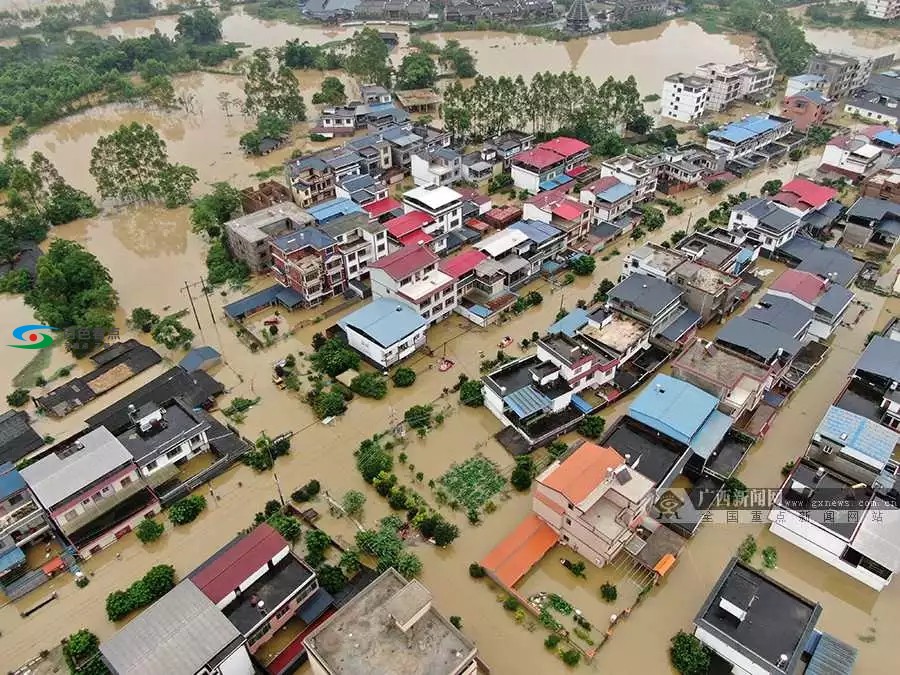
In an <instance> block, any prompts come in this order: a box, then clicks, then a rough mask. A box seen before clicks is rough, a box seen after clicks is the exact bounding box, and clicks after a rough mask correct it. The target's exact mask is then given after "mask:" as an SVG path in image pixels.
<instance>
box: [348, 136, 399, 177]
mask: <svg viewBox="0 0 900 675" xmlns="http://www.w3.org/2000/svg"><path fill="white" fill-rule="evenodd" d="M345 147H347V148H348V149H349V150H353V152H355V153H356V154H357V155H359V156H360V158H361V160H362V168H363V172H364V173H367V174H369V175H370V176H379V175H381V174H382V173H384V172H385V171H389V170H390V169H391V168H393V166H394V163H393V155H392V153H391V144H390V143H388V141H387V140H386V139H385V137H384V131H381V132H377V133H374V134H368V135H366V136H360V137H358V138H351V139H350V140H348V141H347V142H346V144H345Z"/></svg>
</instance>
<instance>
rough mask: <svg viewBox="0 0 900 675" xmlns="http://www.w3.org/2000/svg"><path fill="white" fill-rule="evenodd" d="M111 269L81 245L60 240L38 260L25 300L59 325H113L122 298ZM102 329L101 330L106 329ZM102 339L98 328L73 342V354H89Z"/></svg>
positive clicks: (38, 313) (42, 316) (46, 319)
mask: <svg viewBox="0 0 900 675" xmlns="http://www.w3.org/2000/svg"><path fill="white" fill-rule="evenodd" d="M111 281H112V278H111V277H110V275H109V271H108V270H107V269H106V268H105V267H104V266H103V265H102V264H100V261H99V260H97V258H96V257H95V256H94V255H93V254H91V253H89V252H88V251H87V250H85V249H84V248H83V247H82V246H81V245H79V244H76V243H75V242H73V241H68V240H66V239H57V240H56V241H54V242H53V243H52V244H50V248H49V249H48V250H47V253H46V254H45V255H43V256H41V258H40V259H39V260H38V263H37V271H36V275H35V280H34V286H33V288H32V289H31V291H30V292H29V293H28V294H27V295H26V296H25V302H26V303H28V304H29V305H30V306H31V307H33V308H34V312H35V316H36V317H37V318H38V319H40V320H41V321H42V322H43V323H45V324H47V325H48V326H54V327H56V328H68V327H70V326H78V327H79V328H88V329H91V328H98V329H102V331H108V330H109V329H111V328H113V327H114V325H115V322H114V320H113V312H114V311H115V309H116V306H117V305H118V297H117V296H116V292H115V291H114V290H113V287H112V283H111ZM102 331H101V332H102ZM101 340H102V335H101V336H99V337H98V335H97V331H90V337H89V338H87V339H84V340H82V339H81V338H80V337H79V338H78V342H77V343H73V344H70V347H71V348H72V351H73V353H75V355H76V356H81V355H83V354H86V353H88V352H89V351H90V350H91V349H92V348H93V347H94V346H95V345H96V344H97V343H99V342H100V341H101Z"/></svg>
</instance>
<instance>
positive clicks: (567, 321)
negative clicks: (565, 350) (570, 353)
mask: <svg viewBox="0 0 900 675" xmlns="http://www.w3.org/2000/svg"><path fill="white" fill-rule="evenodd" d="M587 323H588V313H587V312H586V311H585V310H583V309H581V308H580V307H576V308H575V309H573V310H572V311H571V312H569V313H568V314H566V315H565V316H564V317H563V318H561V319H560V320H559V321H556V322H555V323H553V324H551V326H550V328H548V329H547V332H548V333H562V334H563V335H568V336H569V337H572V336H573V335H575V334H576V333H577V332H578V331H579V330H580V329H582V328H584V327H585V326H586V325H587Z"/></svg>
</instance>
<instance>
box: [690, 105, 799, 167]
mask: <svg viewBox="0 0 900 675" xmlns="http://www.w3.org/2000/svg"><path fill="white" fill-rule="evenodd" d="M793 128H794V123H793V122H792V121H791V120H789V119H787V118H784V117H777V116H776V115H751V116H749V117H745V118H743V119H741V120H738V121H737V122H731V123H730V124H726V125H725V126H723V127H721V128H719V129H716V130H715V131H711V132H710V133H709V135H708V136H707V137H706V147H707V148H708V149H709V150H719V151H722V152H724V153H726V154H727V156H728V159H735V158H737V157H743V156H744V155H749V154H750V153H752V152H755V151H757V150H759V148H762V147H763V146H765V145H768V144H769V143H772V142H773V141H777V140H778V139H779V138H783V137H784V136H787V135H788V134H789V133H791V131H792V130H793Z"/></svg>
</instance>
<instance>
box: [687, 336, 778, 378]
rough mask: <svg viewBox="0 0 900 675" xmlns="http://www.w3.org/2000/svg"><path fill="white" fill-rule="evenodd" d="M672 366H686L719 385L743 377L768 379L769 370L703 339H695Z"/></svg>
mask: <svg viewBox="0 0 900 675" xmlns="http://www.w3.org/2000/svg"><path fill="white" fill-rule="evenodd" d="M672 367H673V368H684V369H685V370H689V371H691V372H692V373H694V374H696V375H698V376H700V377H702V378H704V379H707V380H709V381H711V382H714V383H716V384H721V385H724V386H727V387H733V386H735V385H737V384H738V383H739V382H740V381H741V379H742V378H744V377H748V376H749V377H751V378H753V379H755V380H758V381H760V382H763V381H765V379H766V378H767V377H768V376H769V371H768V370H767V369H766V368H763V367H762V366H761V365H759V363H757V362H756V361H753V360H752V359H749V358H747V357H745V356H741V355H740V354H737V353H735V352H732V351H730V350H728V349H725V348H723V347H720V346H718V345H715V344H710V343H709V342H707V341H705V340H701V339H696V340H693V341H692V342H691V343H690V344H689V345H688V346H687V347H685V348H684V349H683V350H682V352H681V354H679V355H678V356H677V357H676V358H675V360H674V361H672Z"/></svg>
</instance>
